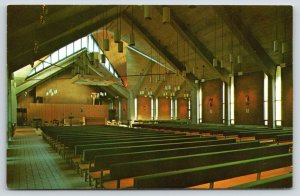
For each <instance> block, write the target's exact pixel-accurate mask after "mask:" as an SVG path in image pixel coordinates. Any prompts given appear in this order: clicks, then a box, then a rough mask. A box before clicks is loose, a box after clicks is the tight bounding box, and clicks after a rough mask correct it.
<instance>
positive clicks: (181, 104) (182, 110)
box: [177, 98, 189, 120]
mask: <svg viewBox="0 0 300 196" xmlns="http://www.w3.org/2000/svg"><path fill="white" fill-rule="evenodd" d="M188 117H189V116H188V100H187V99H184V98H178V99H177V118H178V119H180V120H181V119H188Z"/></svg>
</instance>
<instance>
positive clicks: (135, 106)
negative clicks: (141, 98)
mask: <svg viewBox="0 0 300 196" xmlns="http://www.w3.org/2000/svg"><path fill="white" fill-rule="evenodd" d="M134 120H137V98H136V97H135V98H134Z"/></svg>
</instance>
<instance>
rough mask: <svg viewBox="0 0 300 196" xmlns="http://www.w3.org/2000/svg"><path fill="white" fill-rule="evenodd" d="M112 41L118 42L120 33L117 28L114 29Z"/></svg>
mask: <svg viewBox="0 0 300 196" xmlns="http://www.w3.org/2000/svg"><path fill="white" fill-rule="evenodd" d="M114 42H115V43H119V42H120V33H119V30H118V29H116V30H115V31H114Z"/></svg>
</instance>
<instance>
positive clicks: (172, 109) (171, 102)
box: [170, 98, 174, 119]
mask: <svg viewBox="0 0 300 196" xmlns="http://www.w3.org/2000/svg"><path fill="white" fill-rule="evenodd" d="M170 105H171V119H173V117H174V115H173V114H174V113H173V111H174V108H173V99H172V98H170Z"/></svg>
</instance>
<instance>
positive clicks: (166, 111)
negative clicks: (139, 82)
mask: <svg viewBox="0 0 300 196" xmlns="http://www.w3.org/2000/svg"><path fill="white" fill-rule="evenodd" d="M158 119H159V120H170V119H171V101H170V99H166V98H163V97H159V98H158Z"/></svg>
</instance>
